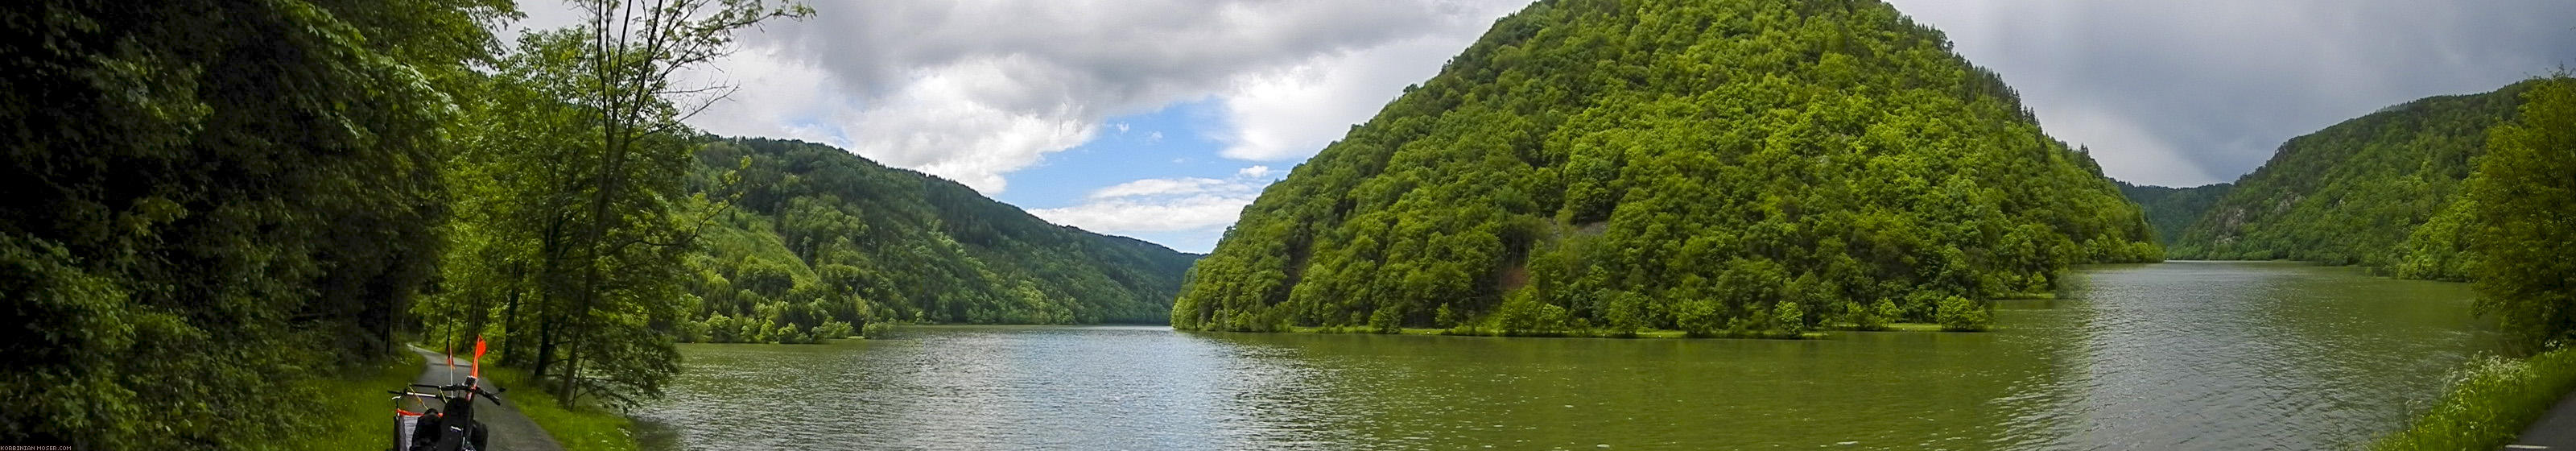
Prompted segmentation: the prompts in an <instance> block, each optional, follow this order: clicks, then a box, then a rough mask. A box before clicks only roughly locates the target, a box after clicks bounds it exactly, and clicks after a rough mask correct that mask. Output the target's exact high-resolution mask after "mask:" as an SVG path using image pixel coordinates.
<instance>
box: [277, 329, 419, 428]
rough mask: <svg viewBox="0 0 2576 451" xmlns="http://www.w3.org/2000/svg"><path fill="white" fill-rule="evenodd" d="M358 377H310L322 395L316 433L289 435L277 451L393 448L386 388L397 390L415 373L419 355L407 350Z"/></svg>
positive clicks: (391, 409)
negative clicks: (281, 447) (281, 450)
mask: <svg viewBox="0 0 2576 451" xmlns="http://www.w3.org/2000/svg"><path fill="white" fill-rule="evenodd" d="M402 354H403V357H400V358H395V359H393V360H392V361H390V362H387V363H385V364H384V365H380V366H378V367H376V368H375V369H374V370H373V371H366V372H363V373H364V374H357V375H348V376H344V377H325V378H319V379H314V380H312V381H310V382H307V384H310V385H311V386H312V388H313V389H314V390H313V391H312V392H311V393H315V394H317V395H319V396H321V397H322V399H321V404H322V409H321V411H320V412H318V413H319V415H320V416H318V417H316V418H318V424H316V426H319V427H320V428H319V430H318V431H317V432H314V433H311V434H290V435H289V437H288V440H287V443H285V444H284V445H285V446H284V447H283V449H290V450H332V451H344V450H381V449H387V448H391V447H393V442H394V435H393V434H394V403H393V400H392V399H390V398H391V397H392V395H388V394H385V391H387V390H399V389H402V388H403V386H404V385H406V384H410V383H411V381H412V377H413V376H419V375H420V368H421V366H420V365H421V362H420V355H418V354H412V353H410V352H404V353H402Z"/></svg>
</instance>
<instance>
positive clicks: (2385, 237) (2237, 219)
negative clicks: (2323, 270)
mask: <svg viewBox="0 0 2576 451" xmlns="http://www.w3.org/2000/svg"><path fill="white" fill-rule="evenodd" d="M2530 85H2531V83H2528V82H2526V83H2520V84H2515V85H2512V86H2507V87H2505V88H2503V89H2500V90H2497V91H2494V92H2488V93H2483V94H2472V95H2458V96H2440V97H2430V98H2425V99H2421V100H2416V101H2413V102H2407V103H2405V104H2402V105H2398V106H2394V107H2389V108H2386V109H2382V110H2380V111H2378V112H2375V113H2371V114H2369V115H2366V116H2362V117H2360V118H2356V119H2353V120H2349V121H2344V122H2342V123H2339V124H2335V125H2333V126H2329V127H2326V128H2325V129H2324V130H2318V131H2317V132H2316V133H2311V134H2308V135H2306V136H2300V137H2297V138H2291V139H2290V140H2289V141H2288V142H2285V143H2282V144H2281V148H2280V150H2278V151H2277V152H2275V153H2274V154H2273V155H2272V159H2271V161H2268V162H2265V163H2263V167H2262V168H2259V169H2255V170H2254V172H2253V173H2251V174H2247V175H2245V176H2244V177H2242V178H2239V179H2238V180H2237V181H2236V188H2235V189H2234V190H2233V191H2232V192H2229V193H2228V194H2227V195H2226V196H2225V197H2222V198H2221V199H2220V200H2219V201H2218V204H2217V205H2216V206H2214V207H2212V208H2210V210H2209V212H2208V214H2207V215H2206V216H2204V217H2202V218H2201V219H2200V220H2199V221H2197V222H2195V223H2194V224H2193V226H2192V227H2191V228H2189V229H2188V230H2186V231H2185V232H2184V233H2183V235H2182V236H2181V238H2180V239H2179V240H2178V241H2177V242H2176V244H2175V245H2174V247H2173V250H2172V254H2173V255H2174V256H2175V257H2176V258H2210V259H2290V260H2307V261H2316V262H2324V263H2330V264H2360V265H2368V266H2372V267H2377V268H2382V269H2400V268H2397V266H2400V265H2401V264H2402V263H2405V262H2406V261H2408V260H2414V263H2412V264H2411V265H2410V266H2413V268H2408V269H2405V270H2404V271H2403V272H2406V273H2408V274H2407V275H2410V276H2415V277H2430V278H2445V279H2457V278H2460V277H2462V273H2461V272H2460V271H2461V268H2460V264H2461V261H2462V260H2461V259H2460V258H2459V256H2458V253H2459V252H2458V249H2461V247H2460V246H2459V245H2458V244H2457V243H2455V242H2454V241H2455V240H2454V239H2455V238H2456V235H2457V230H2456V226H2442V224H2456V222H2457V221H2438V223H2437V221H2434V219H2435V217H2436V216H2438V215H2442V212H2443V211H2444V210H2445V209H2447V208H2452V207H2451V204H2452V203H2453V200H2454V199H2456V198H2458V193H2459V192H2460V187H2461V180H2463V179H2466V178H2468V176H2469V174H2470V172H2472V169H2473V168H2474V166H2473V165H2472V164H2471V163H2470V158H2471V157H2474V156H2476V155H2478V154H2480V153H2483V151H2484V150H2483V149H2484V148H2485V147H2486V138H2487V129H2488V128H2490V127H2493V126H2495V125H2497V124H2501V123H2504V122H2507V121H2508V120H2510V119H2512V118H2513V116H2514V114H2515V113H2514V112H2515V107H2516V106H2517V105H2519V104H2520V100H2519V98H2520V96H2521V93H2522V91H2524V90H2526V89H2528V88H2529V86H2530ZM2428 223H2437V224H2436V227H2434V228H2433V229H2437V230H2426V231H2425V232H2426V233H2425V236H2423V237H2421V238H2419V239H2413V240H2410V238H2409V237H2410V236H2413V235H2415V234H2416V231H2417V229H2418V228H2420V227H2421V226H2424V225H2426V224H2428ZM2410 254H2413V255H2412V256H2410Z"/></svg>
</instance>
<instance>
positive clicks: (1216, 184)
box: [1089, 177, 1248, 200]
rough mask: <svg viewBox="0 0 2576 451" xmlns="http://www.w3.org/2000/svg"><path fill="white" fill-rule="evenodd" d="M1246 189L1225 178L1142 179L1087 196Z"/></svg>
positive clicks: (1136, 195) (1112, 197)
mask: <svg viewBox="0 0 2576 451" xmlns="http://www.w3.org/2000/svg"><path fill="white" fill-rule="evenodd" d="M1246 189H1248V187H1247V186H1245V185H1244V184H1243V183H1241V182H1229V181H1225V180H1217V179H1211V178H1201V177H1181V178H1168V179H1144V180H1137V181H1131V182H1127V183H1120V184H1116V185H1110V186H1109V187H1108V188H1101V189H1098V190H1093V191H1092V192H1091V195H1090V196H1089V198H1091V199H1095V200H1098V199H1115V198H1122V197H1146V196H1175V195H1183V194H1199V193H1206V192H1222V191H1242V190H1246Z"/></svg>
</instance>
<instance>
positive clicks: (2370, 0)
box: [522, 0, 2576, 252]
mask: <svg viewBox="0 0 2576 451" xmlns="http://www.w3.org/2000/svg"><path fill="white" fill-rule="evenodd" d="M547 2H548V0H536V1H534V2H531V3H530V4H528V5H524V6H523V8H525V9H528V10H530V11H529V12H530V15H531V17H530V18H529V20H527V21H525V22H523V24H522V25H523V26H527V27H544V26H552V25H560V24H565V23H570V22H571V19H570V17H571V16H570V14H568V13H565V12H562V11H563V8H562V7H561V5H554V4H550V3H547ZM1892 3H1895V4H1896V5H1897V7H1898V9H1900V10H1903V11H1905V12H1906V13H1908V14H1909V15H1912V16H1914V17H1915V18H1916V19H1917V20H1919V21H1922V22H1927V23H1930V24H1932V25H1933V26H1935V27H1938V28H1940V29H1942V30H1943V31H1945V32H1947V33H1948V34H1949V35H1950V38H1951V40H1952V41H1954V42H1956V44H1957V48H1958V50H1959V51H1960V52H1961V53H1963V54H1966V55H1967V56H1968V58H1969V59H1970V60H1972V61H1975V62H1977V63H1979V64H1982V65H1985V66H1988V67H1991V68H1994V69H1995V70H1996V71H1997V72H2000V73H2002V74H2003V76H2004V79H2005V81H2006V82H2007V83H2010V84H2012V85H2013V86H2014V87H2016V88H2018V89H2019V90H2020V91H2021V92H2022V95H2023V97H2024V98H2025V101H2026V102H2027V103H2029V104H2030V105H2031V107H2032V108H2033V109H2034V110H2035V111H2037V112H2038V114H2039V117H2040V120H2041V123H2042V126H2043V127H2045V128H2046V129H2047V130H2048V132H2049V133H2050V134H2051V135H2054V136H2056V137H2057V138H2059V139H2063V140H2066V141H2069V142H2072V143H2076V144H2081V145H2086V146H2089V147H2091V148H2092V150H2093V155H2094V156H2095V158H2097V159H2099V160H2100V161H2101V162H2102V166H2103V168H2104V170H2105V171H2106V172H2108V173H2110V175H2111V176H2112V177H2115V178H2119V179H2122V180H2129V181H2133V182H2139V183H2146V184H2158V185H2175V186H2187V185H2199V184H2206V183H2214V182H2224V181H2232V180H2234V179H2235V178H2236V177H2237V176H2239V175H2242V174H2244V173H2245V172H2248V171H2251V170H2253V169H2254V167H2256V166H2259V165H2261V164H2262V162H2263V160H2264V159H2265V158H2267V157H2269V156H2270V154H2271V151H2272V150H2273V149H2274V148H2275V147H2276V146H2277V145H2279V143H2280V142H2281V141H2282V140H2285V139H2288V138H2290V137H2293V136H2297V135H2300V134H2305V133H2307V132H2311V131H2314V130H2316V129H2318V128H2321V127H2324V126H2326V125H2330V124H2333V123H2335V122H2338V121H2341V120H2344V119H2349V118H2352V117H2355V116H2359V115H2362V114H2367V113H2369V112H2371V111H2373V110H2377V109H2379V108H2382V107H2386V106H2389V105H2393V104H2397V103H2401V102H2404V101H2407V100H2411V99H2415V98H2419V97H2424V96H2431V95H2444V94H2465V93H2474V92H2481V91H2487V90H2492V89H2494V88H2496V87H2500V86H2503V85H2505V84H2507V83H2511V82H2513V81H2515V80H2518V79H2522V78H2526V77H2530V76H2534V75H2540V74H2544V73H2547V72H2548V71H2549V70H2551V69H2553V68H2556V67H2559V66H2562V65H2576V22H2571V21H2569V20H2567V19H2568V18H2576V2H2570V1H2564V0H2458V1H2422V0H2332V1H2329V0H2297V1H2292V0H2278V1H2275V0H2266V1H2250V2H2249V1H2241V0H2144V1H2125V0H2124V1H2058V0H1893V1H1892ZM811 5H812V6H813V7H814V9H815V11H816V15H815V17H812V18H809V19H806V20H804V21H800V22H782V23H774V24H769V25H765V26H763V27H761V28H760V29H758V30H754V31H751V32H747V33H745V34H744V35H743V36H742V45H741V49H740V51H739V52H737V53H736V54H735V55H734V56H733V57H731V58H729V59H727V60H724V61H721V62H720V63H719V64H717V65H715V66H714V67H712V68H710V70H708V71H706V73H705V74H703V76H704V77H707V79H710V80H717V81H721V82H725V83H730V84H735V85H738V86H739V87H740V91H738V92H736V93H735V94H734V95H733V96H732V97H731V98H730V99H729V100H728V101H727V102H726V103H724V104H721V105H717V106H716V107H715V108H713V109H711V110H710V111H709V112H707V113H705V114H702V115H700V116H698V117H697V118H696V119H693V120H692V122H693V123H694V124H695V125H697V126H699V127H701V128H704V129H706V130H708V131H710V132H713V133H718V134H724V135H748V136H769V137H783V138H795V139H803V140H808V141H815V142H822V143H827V144H832V145H835V146H839V147H842V148H846V149H850V150H851V151H853V152H857V153H858V154H859V155H862V156H865V157H868V158H870V159H874V160H876V161H878V162H882V163H885V164H887V165H892V166H897V167H904V168H912V169H917V170H921V171H923V172H927V173H930V174H934V175H939V176H942V177H946V178H949V179H951V180H956V181H958V182H961V183H965V184H966V185H968V186H972V187H974V188H975V189H977V190H980V191H982V192H984V193H985V194H986V195H989V196H993V197H995V198H997V199H1001V200H1003V201H1005V202H1009V203H1012V204H1015V205H1019V206H1021V207H1023V208H1027V209H1029V210H1030V211H1031V212H1032V213H1036V214H1037V215H1038V216H1039V217H1043V218H1047V219H1048V220H1050V221H1055V222H1057V223H1061V224H1068V225H1074V226H1078V227H1082V228H1084V229H1087V230H1092V231H1096V232H1102V233H1111V234H1119V235H1128V236H1135V237H1139V238H1143V239H1146V240H1149V241H1154V242H1157V243H1161V244H1163V245H1166V246H1170V247H1172V248H1174V249H1178V250H1182V251H1188V252H1205V251H1207V250H1208V249H1209V248H1211V247H1213V246H1214V245H1215V243H1216V239H1217V238H1218V236H1219V235H1220V234H1221V233H1223V231H1224V228H1225V227H1226V226H1227V225H1230V224H1232V223H1233V222H1234V217H1235V214H1236V212H1237V211H1238V210H1240V209H1241V208H1242V207H1243V205H1245V204H1247V203H1250V202H1251V200H1252V198H1253V197H1254V196H1255V195H1256V194H1257V193H1258V192H1259V190H1260V188H1261V187H1263V186H1266V185H1267V184H1269V183H1271V182H1273V181H1276V180H1278V179H1279V178H1280V177H1283V176H1285V175H1286V173H1287V171H1288V170H1289V168H1292V167H1295V166H1296V165H1297V163H1299V162H1301V161H1304V160H1305V159H1306V158H1307V157H1309V156H1312V155H1313V154H1314V153H1315V152H1316V151H1317V150H1319V149H1321V148H1322V147H1323V145H1324V144H1325V143H1328V142H1331V141H1332V140H1335V139H1338V138H1340V137H1341V135H1342V134H1343V133H1344V132H1346V131H1347V130H1348V129H1349V127H1350V126H1351V125H1352V124H1354V123H1357V122H1360V121H1363V120H1366V119H1367V118H1368V117H1369V116H1370V115H1372V114H1374V113H1375V112H1376V111H1377V109H1378V108H1379V107H1380V106H1382V105H1384V104H1385V103H1386V102H1387V101H1388V100H1391V99H1393V98H1394V96H1395V95H1396V94H1397V93H1398V92H1399V91H1400V90H1401V89H1402V88H1403V87H1404V86H1405V85H1408V84H1412V83H1417V82H1420V81H1422V80H1424V79H1428V78H1430V77H1431V75H1433V74H1434V73H1436V72H1438V70H1439V67H1440V65H1441V63H1443V62H1445V61H1447V59H1448V58H1449V57H1450V56H1451V55H1454V54H1456V53H1457V52H1458V51H1460V50H1462V49H1464V48H1466V46H1467V44H1468V43H1470V42H1472V41H1473V40H1474V39H1475V38H1476V37H1477V36H1478V35H1480V34H1482V33H1483V32H1484V30H1485V28H1486V27H1487V26H1489V25H1491V24H1492V22H1493V21H1494V19H1497V18H1500V17H1502V16H1504V15H1506V14H1509V13H1511V12H1512V11H1516V10H1518V9H1520V8H1521V7H1523V6H1526V5H1527V2H1526V1H1522V0H878V1H855V0H813V1H812V2H811Z"/></svg>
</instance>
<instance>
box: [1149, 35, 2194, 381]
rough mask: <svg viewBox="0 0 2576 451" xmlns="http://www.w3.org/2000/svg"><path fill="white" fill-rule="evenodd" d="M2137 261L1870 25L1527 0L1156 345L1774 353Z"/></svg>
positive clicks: (1994, 109) (2145, 243)
mask: <svg viewBox="0 0 2576 451" xmlns="http://www.w3.org/2000/svg"><path fill="white" fill-rule="evenodd" d="M2151 240H2152V236H2151V235H2150V232H2149V230H2148V227H2147V223H2146V221H2145V220H2144V219H2143V217H2142V216H2141V215H2140V213H2139V212H2138V210H2137V209H2136V207H2135V206H2134V205H2133V204H2130V203H2128V202H2126V201H2125V200H2123V198H2122V197H2121V195H2120V193H2119V191H2118V188H2117V187H2116V186H2115V185H2113V184H2112V183H2111V182H2110V181H2108V180H2106V179H2104V178H2103V177H2102V176H2101V175H2100V168H2099V167H2097V166H2096V165H2095V164H2094V162H2093V161H2092V159H2091V158H2090V157H2089V156H2087V155H2086V154H2085V152H2083V151H2080V150H2075V149H2069V148H2067V146H2066V145H2064V144H2063V143H2060V142H2058V141H2056V140H2053V139H2050V138H2048V137H2047V136H2046V135H2043V134H2041V133H2040V130H2039V127H2038V126H2037V125H2036V124H2035V123H2034V122H2033V121H2032V120H2031V117H2030V115H2029V113H2028V111H2026V110H2025V109H2024V108H2023V107H2022V106H2021V104H2020V101H2019V100H2018V98H2017V97H2016V95H2015V94H2014V93H2013V92H2012V90H2011V89H2010V88H2008V87H2005V86H2004V85H2003V84H2002V83H2001V81H2000V79H1999V78H1998V77H1996V76H1995V75H1994V74H1993V73H1991V72H1988V71H1986V70H1984V69H1981V68H1978V67H1975V66H1973V65H1971V64H1969V63H1968V62H1967V61H1965V60H1964V59H1962V58H1960V57H1958V56H1957V55H1955V54H1953V53H1951V52H1950V50H1949V45H1948V43H1947V42H1946V40H1945V39H1944V38H1943V37H1942V36H1941V34H1940V33H1939V32H1937V31H1933V30H1932V29H1929V28H1926V27H1923V26H1920V25H1917V24H1915V23H1914V22H1912V21H1911V20H1909V19H1906V18H1905V17H1904V16H1903V15H1902V14H1900V13H1898V12H1897V11H1896V10H1895V9H1893V8H1891V7H1889V6H1887V5H1885V4H1881V3H1878V2H1870V1H1863V2H1833V3H1815V4H1807V3H1792V2H1769V1H1715V2H1710V1H1630V2H1622V1H1608V0H1565V1H1549V2H1539V3H1537V4H1535V5H1532V6H1530V7H1529V8H1528V9H1526V10H1523V11H1521V12H1520V13H1518V14H1515V15H1513V16H1511V17H1508V18H1505V19H1503V20H1501V21H1498V22H1496V23H1495V25H1494V28H1493V29H1492V30H1491V31H1489V32H1487V33H1486V35H1485V37H1484V38H1483V39H1481V40H1480V41H1479V42H1477V43H1476V44H1475V45H1473V46H1471V47H1470V48H1468V49H1467V50H1466V52H1465V53H1464V54H1461V55H1459V56H1458V57H1456V58H1454V59H1452V60H1451V61H1450V63H1449V64H1448V65H1447V66H1446V67H1445V68H1444V69H1443V71H1442V72H1441V73H1440V74H1439V75H1438V76H1436V77H1433V78H1432V79H1431V80H1430V81H1428V82H1425V83H1423V84H1422V85H1420V86H1419V87H1418V88H1414V89H1411V90H1408V91H1407V92H1406V93H1405V94H1404V95H1403V96H1401V97H1399V98H1398V99H1396V100H1395V101H1394V102H1392V103H1390V104H1389V105H1388V106H1387V107H1386V108H1385V109H1384V110H1382V111H1381V112H1380V113H1379V115H1378V116H1377V117H1376V118H1374V119H1372V120H1370V121H1369V122H1368V123H1367V124H1364V125H1361V126H1359V127H1357V128H1354V129H1352V130H1351V132H1350V134H1349V136H1347V137H1345V138H1344V139H1343V140H1341V141H1339V142H1337V143H1334V144H1332V145H1330V146H1327V147H1326V148H1325V149H1324V150H1323V151H1322V152H1321V153H1320V154H1318V155H1317V156H1316V157H1315V158H1314V159H1312V160H1310V161H1308V162H1307V163H1305V164H1304V165H1301V166H1299V167H1298V168H1297V169H1296V170H1295V171H1293V172H1292V173H1291V175H1289V177H1288V178H1287V179H1285V180H1283V181H1281V182H1279V183H1277V184H1275V185H1272V186H1271V187H1270V188H1269V189H1268V190H1267V191H1266V192H1264V193H1263V195H1262V196H1261V198H1260V199H1258V200H1257V201H1255V202H1254V203H1253V204H1252V205H1251V206H1250V207H1247V208H1246V209H1245V210H1244V213H1243V216H1242V218H1241V220H1240V221H1239V222H1237V223H1236V225H1235V226H1234V228H1233V229H1231V230H1228V231H1227V232H1226V236H1225V238H1224V239H1223V241H1221V242H1220V244H1219V245H1218V246H1217V248H1216V250H1215V251H1214V252H1213V253H1212V254H1210V255H1209V256H1208V257H1207V258H1206V259H1204V260H1202V261H1200V262H1199V264H1198V265H1197V266H1195V267H1193V268H1192V269H1191V270H1190V276H1189V278H1188V282H1187V284H1186V285H1185V286H1184V287H1183V288H1182V291H1181V293H1180V296H1179V298H1178V300H1177V302H1176V304H1175V306H1174V308H1173V310H1172V313H1171V322H1172V324H1173V326H1174V327H1176V328H1180V329H1184V330H1281V329H1285V328H1287V327H1286V326H1299V327H1323V328H1339V327H1346V326H1360V325H1364V324H1365V325H1368V326H1371V328H1373V329H1377V330H1394V329H1400V328H1402V327H1426V326H1442V325H1457V327H1465V328H1478V327H1498V328H1501V329H1503V331H1502V332H1504V333H1513V334H1553V333H1560V332H1559V331H1562V330H1564V329H1565V328H1583V329H1589V328H1599V327H1608V328H1610V329H1611V330H1614V331H1615V330H1640V329H1679V330H1683V331H1687V332H1688V333H1690V334H1692V335H1702V336H1706V335H1760V336H1795V335H1797V334H1796V332H1801V331H1804V330H1808V329H1809V328H1812V327H1814V326H1816V325H1817V324H1819V323H1820V322H1821V321H1823V320H1825V319H1827V318H1842V317H1848V316H1849V315H1851V314H1852V313H1853V312H1849V311H1847V310H1850V309H1851V307H1850V306H1855V305H1877V304H1881V303H1894V304H1899V308H1898V310H1902V311H1903V314H1902V315H1901V318H1899V317H1883V319H1884V320H1899V319H1902V320H1912V321H1930V320H1932V319H1933V318H1932V316H1933V315H1934V310H1936V306H1934V305H1931V304H1927V303H1923V302H1922V301H1919V300H1918V299H1920V298H1917V297H1911V296H1908V295H1909V293H1917V292H1923V293H1931V294H1935V295H1938V296H1935V297H1934V298H1933V299H1938V298H1939V297H1940V296H1962V297H1968V298H1984V297H1992V296H1996V295H2000V294H2004V293H2021V292H2033V291H2046V290H2047V289H2049V288H2050V287H2051V286H2053V285H2054V284H2055V282H2056V280H2055V277H2056V273H2057V271H2058V270H2059V269H2062V268H2064V267H2066V266H2067V265H2069V264H2075V263H2086V262H2119V261H2150V260H2154V259H2156V258H2158V257H2159V252H2160V250H2159V248H2158V247H2157V246H2156V245H2155V244H2154V243H2153V242H2152V241H2151ZM1791 303H1794V304H1795V305H1791V306H1788V307H1785V308H1784V307H1783V306H1784V305H1789V304H1791ZM1443 306H1446V307H1447V309H1448V310H1449V313H1448V314H1445V315H1444V314H1441V313H1440V309H1441V307H1443ZM1558 311H1562V312H1563V313H1562V315H1561V316H1562V320H1557V319H1555V318H1557V317H1558V316H1560V315H1557V314H1556V313H1555V312H1558ZM1444 318H1445V319H1444ZM1479 318H1481V319H1482V320H1479ZM1389 319H1392V320H1393V321H1394V322H1395V323H1397V324H1396V325H1397V326H1398V327H1395V328H1390V327H1388V325H1387V324H1386V322H1387V321H1388V320H1389ZM1282 323H1285V324H1282Z"/></svg>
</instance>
